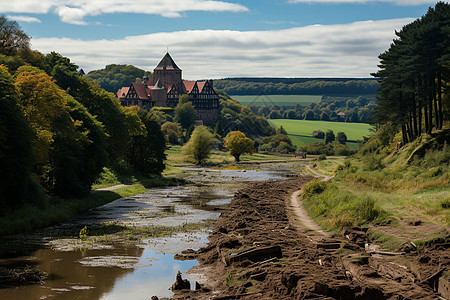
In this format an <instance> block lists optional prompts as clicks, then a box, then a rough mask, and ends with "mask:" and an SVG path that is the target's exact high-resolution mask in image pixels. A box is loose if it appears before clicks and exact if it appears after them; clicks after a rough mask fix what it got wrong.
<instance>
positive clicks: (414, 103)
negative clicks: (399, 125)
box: [412, 97, 419, 137]
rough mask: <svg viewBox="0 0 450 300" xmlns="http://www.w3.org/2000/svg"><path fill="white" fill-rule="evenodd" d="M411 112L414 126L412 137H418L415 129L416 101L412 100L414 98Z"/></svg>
mask: <svg viewBox="0 0 450 300" xmlns="http://www.w3.org/2000/svg"><path fill="white" fill-rule="evenodd" d="M412 105H413V107H412V112H413V116H412V119H413V125H414V136H416V137H418V136H419V131H418V128H417V108H416V99H414V97H412Z"/></svg>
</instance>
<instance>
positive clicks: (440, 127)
mask: <svg viewBox="0 0 450 300" xmlns="http://www.w3.org/2000/svg"><path fill="white" fill-rule="evenodd" d="M437 84H438V86H437V88H438V100H439V126H438V129H442V126H444V113H443V111H442V73H441V72H438V82H437Z"/></svg>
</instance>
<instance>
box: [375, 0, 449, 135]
mask: <svg viewBox="0 0 450 300" xmlns="http://www.w3.org/2000/svg"><path fill="white" fill-rule="evenodd" d="M449 28H450V6H449V5H448V4H446V3H444V2H438V3H437V4H436V6H435V7H434V8H429V10H428V12H427V13H426V14H425V15H424V16H423V17H421V18H420V19H417V20H415V21H414V22H412V23H410V24H408V25H406V26H404V27H403V28H402V29H401V30H400V31H398V32H396V36H397V38H396V39H395V40H394V41H393V43H392V44H391V46H390V48H389V49H388V50H387V51H386V52H384V53H382V54H380V56H379V59H380V64H379V67H380V70H379V71H378V72H376V73H374V74H373V76H374V77H376V78H377V79H378V81H379V82H380V88H379V90H378V95H377V105H376V107H375V111H374V120H373V121H374V122H375V123H377V124H379V125H384V124H388V123H390V124H393V125H394V126H399V127H400V128H401V132H402V139H403V143H404V144H406V143H408V142H410V141H413V140H415V139H416V138H417V137H418V136H420V135H421V134H422V133H431V131H432V130H433V129H442V127H443V124H444V121H448V120H449V118H450V110H449V108H450V105H449V104H450V103H449V101H450V97H449V95H448V93H446V94H444V93H443V90H448V88H449V87H450V67H449V61H450V39H449V33H450V30H449Z"/></svg>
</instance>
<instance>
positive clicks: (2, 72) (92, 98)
mask: <svg viewBox="0 0 450 300" xmlns="http://www.w3.org/2000/svg"><path fill="white" fill-rule="evenodd" d="M0 33H1V35H2V37H5V38H3V39H2V43H1V44H0V108H1V109H0V132H1V134H0V140H1V143H0V170H1V172H0V209H1V214H7V213H8V212H9V211H10V210H13V209H17V208H19V207H22V206H25V205H35V206H40V207H45V206H46V205H48V203H49V201H51V202H55V201H57V199H59V198H78V197H82V196H86V195H88V194H90V192H91V186H92V184H93V183H94V181H95V180H96V179H97V177H98V175H99V174H100V173H101V172H102V171H103V169H104V167H105V166H111V165H115V166H117V167H121V168H128V169H134V170H136V171H137V172H141V173H142V174H147V175H151V174H153V175H158V174H160V173H161V172H162V170H163V169H164V159H165V154H164V150H165V148H166V146H165V139H164V136H163V134H162V132H161V129H160V126H159V124H158V123H157V122H156V121H155V120H154V118H153V117H152V115H151V114H150V113H148V112H146V111H143V110H139V109H137V108H131V109H126V108H124V107H122V106H121V105H120V103H119V101H118V100H117V98H116V97H115V96H114V94H112V93H109V92H106V91H105V90H103V89H102V88H100V87H99V86H98V85H97V84H96V83H95V82H93V81H91V80H89V79H88V78H85V77H83V76H82V75H81V74H80V73H79V72H78V71H77V70H78V66H77V65H75V64H73V63H72V62H71V61H70V59H69V58H67V57H63V56H62V55H60V54H58V53H56V52H51V53H49V54H47V55H44V54H42V53H40V52H38V51H33V50H31V49H30V38H29V37H28V36H27V34H26V33H24V32H23V31H22V29H21V28H20V26H19V25H18V23H17V22H15V21H10V20H8V19H7V18H6V17H5V16H0ZM13 199H14V200H13Z"/></svg>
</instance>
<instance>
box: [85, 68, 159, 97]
mask: <svg viewBox="0 0 450 300" xmlns="http://www.w3.org/2000/svg"><path fill="white" fill-rule="evenodd" d="M144 76H148V77H150V76H151V73H150V72H147V71H144V70H142V69H139V68H137V67H135V66H132V65H116V64H111V65H107V66H106V67H105V68H104V69H101V70H94V71H91V72H89V73H88V74H86V77H88V78H90V79H93V80H95V81H96V82H98V84H99V85H100V87H102V88H103V89H105V90H107V91H108V92H111V93H116V92H117V90H118V89H120V88H121V87H124V86H130V84H131V83H132V82H136V79H138V78H139V79H142V78H143V77H144Z"/></svg>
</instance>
